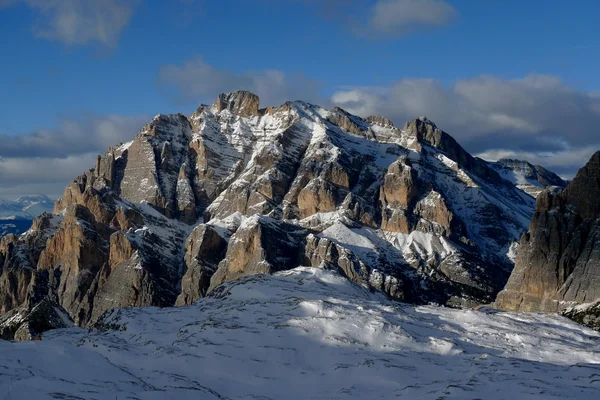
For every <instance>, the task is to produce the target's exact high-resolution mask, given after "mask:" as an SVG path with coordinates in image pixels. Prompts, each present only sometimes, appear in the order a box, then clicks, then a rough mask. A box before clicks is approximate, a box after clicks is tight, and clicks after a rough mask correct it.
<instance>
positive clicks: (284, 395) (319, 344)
mask: <svg viewBox="0 0 600 400" xmlns="http://www.w3.org/2000/svg"><path fill="white" fill-rule="evenodd" d="M599 339H600V333H598V332H595V331H592V330H590V329H587V328H585V327H583V326H580V325H577V324H575V323H573V322H571V321H569V320H567V319H566V318H563V317H560V316H557V315H542V314H515V313H503V312H494V311H492V310H489V309H482V310H479V311H475V310H456V309H450V308H446V307H435V306H413V305H407V304H404V303H400V302H395V301H391V300H389V299H388V298H386V296H384V295H382V294H381V293H377V292H372V291H369V290H368V289H366V288H364V287H361V286H359V285H357V284H354V283H352V282H350V281H348V280H347V279H346V278H345V277H343V276H341V275H339V274H337V273H335V272H334V271H328V270H324V269H320V268H297V269H294V270H290V271H284V272H279V273H276V274H275V275H272V276H271V275H262V276H253V277H246V278H242V279H240V280H238V281H236V282H228V283H226V284H224V285H223V286H220V287H219V288H218V289H217V290H215V291H214V292H213V293H212V294H211V295H209V296H208V297H205V298H203V299H201V300H200V301H198V302H197V303H195V304H194V305H192V306H185V307H177V308H168V309H167V308H165V309H160V308H124V309H119V310H113V311H110V312H109V313H107V314H106V315H105V316H104V317H103V318H102V319H101V320H100V321H99V323H98V324H97V325H96V326H95V327H93V328H92V329H91V330H88V329H82V328H71V329H60V330H55V331H50V332H47V333H46V334H45V335H44V337H43V340H41V341H29V342H22V343H10V342H6V341H0V354H2V357H0V369H1V370H2V374H0V393H2V394H3V395H4V396H5V398H7V399H39V400H46V399H48V400H50V399H86V400H101V399H115V398H118V399H129V398H131V399H133V398H135V399H143V400H150V399H178V400H188V399H189V400H192V399H354V398H356V399H390V398H408V399H423V400H429V399H432V400H433V399H442V398H444V399H445V398H448V399H465V398H469V399H477V398H479V399H487V400H500V399H507V398H514V399H540V398H543V399H567V398H568V399H593V398H596V397H597V394H598V391H599V390H600V380H599V379H598V376H599V375H600V365H599V364H600V340H599Z"/></svg>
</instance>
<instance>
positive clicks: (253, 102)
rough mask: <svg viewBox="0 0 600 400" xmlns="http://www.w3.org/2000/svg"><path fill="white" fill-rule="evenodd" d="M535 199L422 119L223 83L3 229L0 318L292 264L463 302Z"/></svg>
mask: <svg viewBox="0 0 600 400" xmlns="http://www.w3.org/2000/svg"><path fill="white" fill-rule="evenodd" d="M533 207H534V199H533V198H532V197H531V196H529V195H527V194H526V193H524V192H523V191H521V190H519V189H518V188H516V187H515V186H514V185H513V184H512V183H511V182H509V181H507V180H505V179H503V178H502V177H501V176H500V174H499V173H498V172H497V171H495V170H494V169H493V168H491V167H489V166H488V163H487V162H485V161H483V160H481V159H478V158H475V157H473V156H471V155H470V154H469V153H468V152H466V151H465V150H464V149H463V148H462V147H461V146H460V145H459V144H458V143H457V142H456V141H455V140H454V139H453V138H452V137H451V136H450V135H449V134H447V133H446V132H444V131H442V130H440V129H439V128H437V126H436V125H435V124H434V123H433V122H431V121H429V120H428V119H426V118H424V117H421V118H417V119H415V120H413V121H409V122H408V123H406V124H405V125H404V127H403V128H398V127H396V126H394V125H393V124H392V123H391V121H389V120H387V119H385V118H384V117H377V116H373V117H367V118H361V117H358V116H354V115H352V114H350V113H348V112H346V111H344V110H342V109H339V108H334V109H332V110H326V109H324V108H322V107H319V106H316V105H312V104H309V103H306V102H301V101H296V102H286V103H284V104H283V105H281V106H278V107H266V108H260V103H259V99H258V97H257V96H256V95H254V94H252V93H250V92H246V91H239V92H233V93H226V94H222V95H219V97H218V98H217V101H216V102H215V104H213V105H210V106H209V105H201V106H200V107H199V108H198V109H197V110H196V111H195V112H194V113H193V114H192V115H191V116H190V117H189V118H188V117H185V116H184V115H183V114H171V115H164V114H159V115H157V116H156V117H154V118H153V119H152V120H151V121H150V122H149V123H148V124H146V125H145V126H144V127H143V128H142V129H141V130H140V131H139V133H138V134H137V135H136V136H135V138H134V139H133V140H132V141H131V142H127V143H124V144H122V145H120V146H117V147H113V148H110V149H109V150H108V151H107V152H106V153H104V154H103V155H100V156H99V157H98V159H97V162H96V165H95V167H94V168H93V169H91V170H89V171H87V172H86V173H84V174H82V175H80V176H79V177H77V178H76V179H75V180H74V181H73V182H72V183H71V184H69V185H68V186H67V188H66V189H65V192H64V194H63V196H62V198H61V199H59V200H57V202H56V203H55V207H54V214H53V215H50V214H46V215H44V216H42V217H39V218H38V219H37V220H36V222H35V223H34V226H33V227H32V229H31V230H30V231H28V233H27V234H26V235H24V236H22V237H15V236H10V237H7V238H5V239H3V241H2V242H0V265H4V267H3V269H2V270H0V271H1V273H0V311H2V312H6V311H9V310H10V309H14V308H16V307H18V306H23V305H27V304H35V303H36V302H39V301H42V299H50V300H51V301H53V302H55V303H56V304H57V305H58V306H60V307H62V308H64V309H65V310H66V311H67V312H68V313H69V314H70V316H71V317H72V318H73V319H74V321H75V322H76V323H77V324H79V325H82V326H86V325H88V324H91V323H93V322H94V321H95V320H97V319H98V318H99V317H100V316H101V315H102V314H103V313H104V312H105V311H106V310H108V309H110V308H113V307H123V306H141V305H158V306H172V305H174V304H178V305H182V304H190V303H192V302H194V301H196V300H197V299H198V298H200V297H202V296H205V295H206V293H208V292H209V291H210V290H212V289H213V288H215V287H216V286H218V285H219V284H221V283H224V282H226V281H229V280H235V279H238V278H240V277H243V276H247V275H253V274H260V273H273V272H277V271H280V270H282V269H291V268H295V267H298V266H320V267H323V268H332V269H336V270H339V271H341V272H342V273H343V274H344V275H345V276H346V277H347V278H349V279H351V280H353V281H355V282H358V283H359V284H362V285H364V286H367V287H370V288H372V289H376V290H381V291H383V292H385V293H386V294H387V295H389V296H391V297H392V298H396V299H399V300H403V301H409V302H417V303H423V302H425V303H427V302H435V303H439V304H446V305H451V306H473V305H475V304H481V303H488V302H491V301H493V299H494V297H495V294H496V293H497V292H498V291H500V290H501V289H502V288H503V286H504V283H505V282H506V280H507V279H508V276H509V274H510V271H511V270H512V267H513V259H514V253H515V250H516V246H517V242H518V240H519V238H520V236H521V233H522V232H524V231H525V230H526V229H527V226H528V225H529V220H530V217H531V214H532V212H533ZM9 282H18V284H17V285H16V286H15V285H14V284H11V283H9Z"/></svg>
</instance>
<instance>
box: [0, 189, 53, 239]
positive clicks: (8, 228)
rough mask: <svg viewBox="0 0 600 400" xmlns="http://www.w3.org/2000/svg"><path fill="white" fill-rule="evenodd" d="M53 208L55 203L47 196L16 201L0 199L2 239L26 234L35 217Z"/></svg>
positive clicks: (0, 230) (0, 235)
mask: <svg viewBox="0 0 600 400" xmlns="http://www.w3.org/2000/svg"><path fill="white" fill-rule="evenodd" d="M53 208H54V201H52V200H51V199H50V198H48V197H46V196H24V197H20V198H18V199H17V200H14V201H9V200H1V199H0V237H2V236H5V235H7V234H9V233H15V234H20V233H23V232H25V231H26V230H27V229H29V228H30V227H31V223H32V221H33V219H34V218H35V217H37V216H38V215H40V214H42V213H45V212H51V211H52V209H53Z"/></svg>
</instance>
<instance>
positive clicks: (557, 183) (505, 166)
mask: <svg viewBox="0 0 600 400" xmlns="http://www.w3.org/2000/svg"><path fill="white" fill-rule="evenodd" d="M488 165H489V166H490V167H492V168H493V169H495V170H496V171H497V172H498V173H499V174H500V176H502V178H504V179H506V180H508V181H511V182H512V183H514V184H515V185H516V186H517V187H518V188H519V189H521V190H523V191H525V192H526V193H528V194H530V195H532V196H533V197H537V196H538V195H539V194H540V193H541V192H543V191H544V190H546V189H553V188H561V189H562V188H565V187H566V186H567V182H566V181H564V180H563V179H562V178H561V177H559V176H558V175H556V174H555V173H554V172H550V171H548V170H547V169H546V168H544V167H542V166H541V165H533V164H530V163H528V162H527V161H523V160H515V159H511V158H501V159H500V160H498V161H497V162H490V163H489V164H488Z"/></svg>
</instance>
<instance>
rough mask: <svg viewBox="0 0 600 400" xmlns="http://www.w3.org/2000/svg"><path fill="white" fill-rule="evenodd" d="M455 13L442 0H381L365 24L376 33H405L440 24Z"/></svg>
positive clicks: (452, 18)
mask: <svg viewBox="0 0 600 400" xmlns="http://www.w3.org/2000/svg"><path fill="white" fill-rule="evenodd" d="M457 17H458V11H456V9H455V8H454V7H453V6H452V5H450V4H449V3H447V2H446V1H444V0H381V1H378V2H377V3H376V4H375V6H373V8H372V10H371V17H370V18H369V21H368V27H369V28H370V29H371V30H373V31H374V32H376V33H381V34H386V35H394V36H404V35H407V34H409V33H412V32H415V31H418V30H423V29H431V28H432V27H436V26H443V25H446V24H448V23H449V22H451V21H452V20H454V19H455V18H457Z"/></svg>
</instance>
